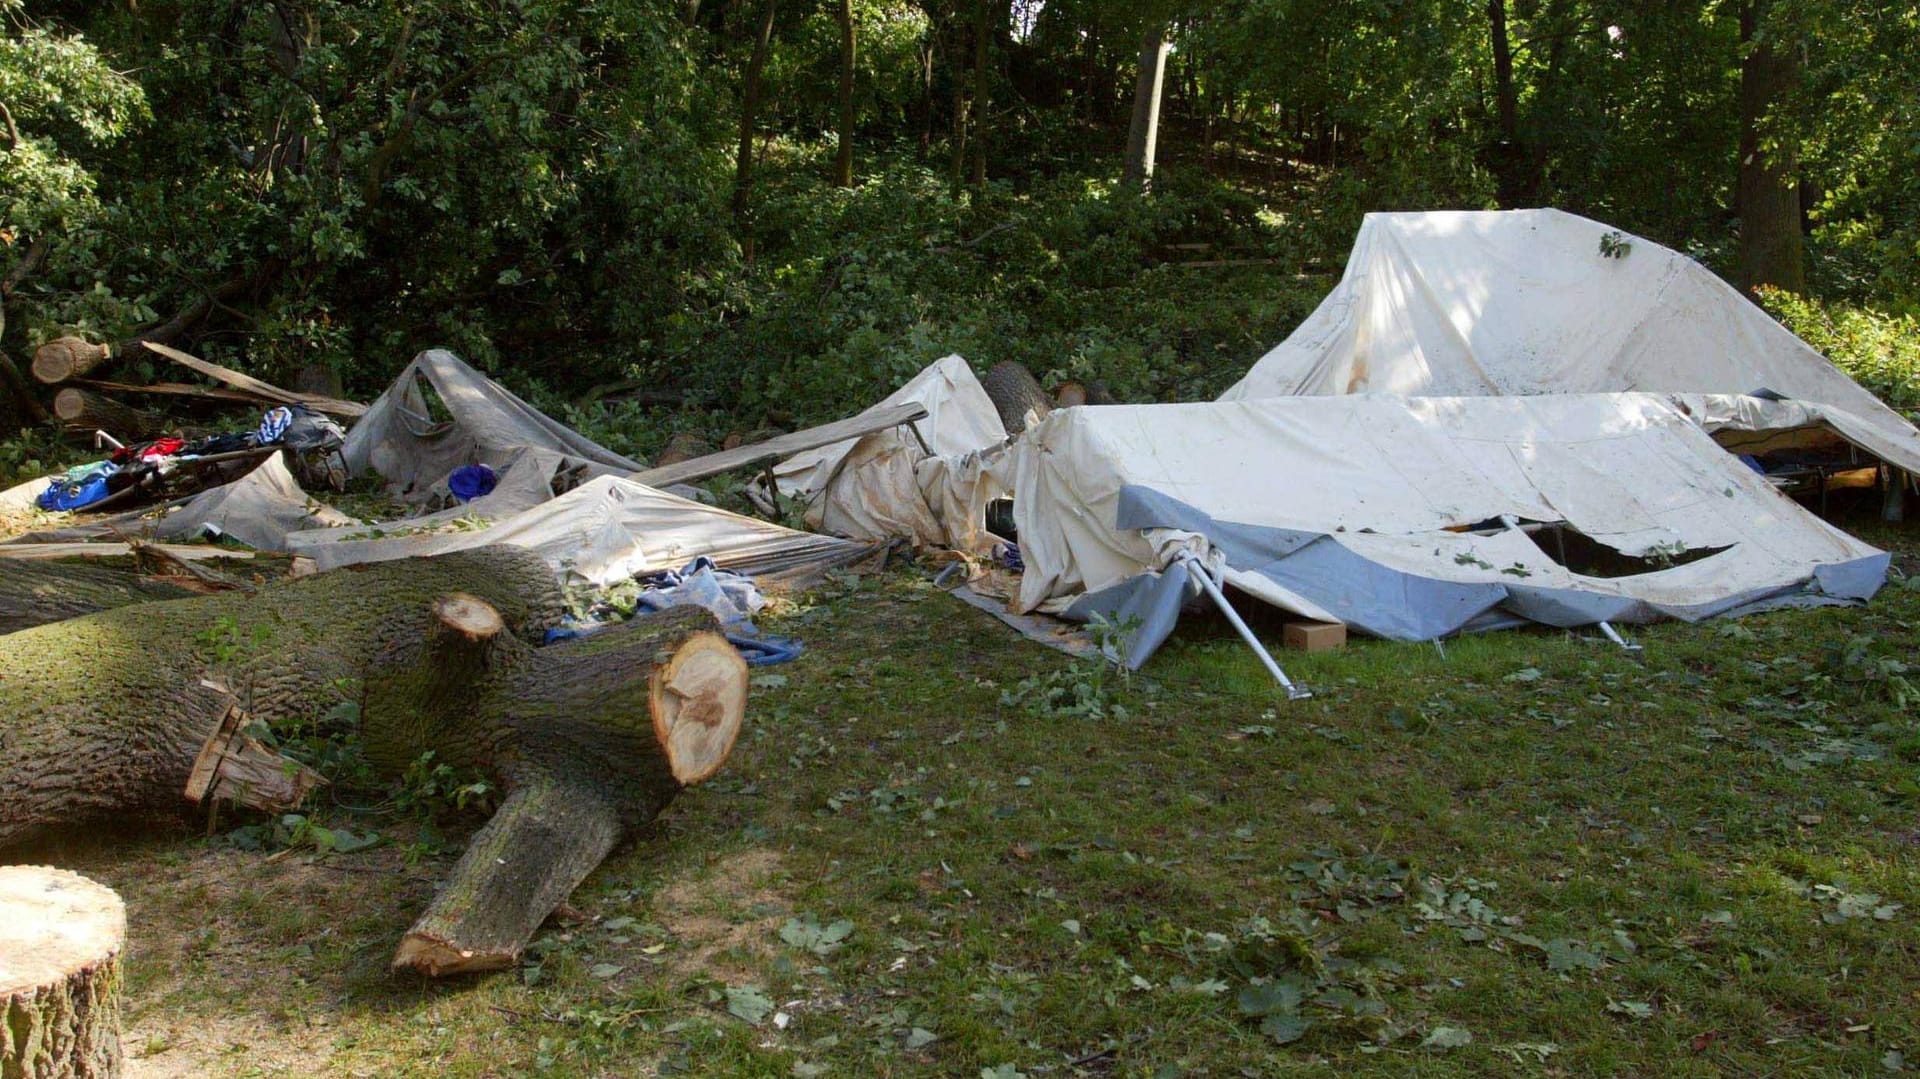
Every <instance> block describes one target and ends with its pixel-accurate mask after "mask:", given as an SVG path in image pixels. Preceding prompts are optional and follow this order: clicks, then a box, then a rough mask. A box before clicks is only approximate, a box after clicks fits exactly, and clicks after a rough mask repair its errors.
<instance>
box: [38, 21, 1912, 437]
mask: <svg viewBox="0 0 1920 1079" xmlns="http://www.w3.org/2000/svg"><path fill="white" fill-rule="evenodd" d="M843 19H845V20H846V22H845V23H844V24H843V21H842V20H843ZM848 30H851V31H852V32H851V33H847V32H846V31H848ZM1152 34H1160V35H1164V36H1165V37H1166V39H1167V40H1170V41H1171V42H1172V52H1171V56H1170V59H1169V61H1168V66H1167V74H1166V79H1165V87H1166V88H1165V91H1164V110H1163V113H1162V118H1161V130H1160V133H1159V146H1160V158H1161V160H1160V162H1159V168H1158V171H1157V172H1156V173H1155V175H1154V180H1153V183H1152V189H1151V191H1150V192H1142V191H1140V190H1138V189H1137V188H1136V187H1135V186H1133V185H1129V184H1125V183H1122V182H1121V180H1120V177H1121V172H1122V169H1121V164H1122V162H1121V155H1122V149H1123V147H1124V146H1125V145H1126V143H1127V134H1128V125H1129V118H1130V114H1131V113H1132V112H1133V102H1134V89H1135V86H1134V84H1135V73H1136V69H1137V67H1138V65H1139V63H1140V58H1141V50H1142V39H1143V36H1147V35H1152ZM849 42H852V43H854V47H853V50H852V51H851V52H849V51H848V44H849ZM1763 60H1767V61H1769V63H1767V64H1763V63H1761V61H1763ZM1916 70H1920V9H1915V8H1913V7H1912V6H1911V5H1908V6H1906V7H1904V8H1902V7H1901V6H1900V5H1882V4H1868V3H1865V2H1863V0H1812V2H1807V3H1795V4H1771V3H1768V2H1767V0H1738V2H1735V0H1711V2H1710V0H1691V2H1683V3H1677V4H1660V5H1645V4H1619V3H1608V2H1600V0H1492V2H1490V3H1488V4H1485V5H1474V6H1467V5H1460V4H1440V3H1434V2H1431V0H1365V2H1361V0H1333V2H1329V3H1304V2H1300V0H1244V2H1241V3H1235V4H1228V5H1215V4H1195V3H1187V2H1182V0H1101V2H1097V3H1096V2H1094V0H1048V2H1042V0H968V2H964V3H963V2H961V0H850V2H848V3H845V4H842V3H839V2H833V3H824V2H821V0H785V2H784V3H783V2H780V0H597V2H593V3H583V2H580V0H443V2H439V3H434V4H430V5H422V4H416V5H396V4H368V3H361V2H354V0H266V2H257V0H256V2H249V0H228V2H225V3H193V2H189V0H149V2H144V3H141V4H139V5H122V4H101V3H87V2H82V0H66V2H34V3H28V2H27V0H0V106H4V108H5V111H4V113H0V274H3V275H4V283H5V286H6V293H7V297H6V307H5V314H6V316H7V319H6V321H5V323H4V328H3V329H0V349H3V350H4V352H5V353H6V354H9V355H11V356H13V357H16V358H18V357H21V356H23V355H25V354H26V353H27V352H28V351H29V350H30V348H31V347H32V346H33V345H34V344H36V343H38V342H40V341H42V340H45V339H47V338H49V337H52V336H55V335H57V334H59V333H62V332H66V331H69V330H75V329H77V330H79V331H82V332H84V333H87V334H91V335H93V336H95V337H97V338H101V339H117V338H125V337H129V336H132V335H135V334H154V335H156V336H160V337H163V338H169V339H172V340H173V341H174V343H176V344H181V345H183V346H186V347H190V348H192V349H194V350H195V351H198V352H200V353H203V354H206V355H209V356H211V357H213V358H216V359H219V360H221V361H223V362H228V363H231V364H234V365H235V366H239V367H243V368H245V369H248V370H254V371H258V372H261V373H264V374H266V375H268V376H270V377H275V378H281V379H287V380H294V379H304V380H308V381H309V382H312V381H319V382H325V381H330V380H332V381H343V382H344V384H345V385H346V386H347V388H349V389H350V390H352V391H355V392H366V391H368V390H371V389H373V388H375V387H377V386H378V385H380V384H381V383H382V382H384V380H385V379H386V378H387V377H388V376H389V375H390V373H391V372H392V371H393V370H394V369H395V368H396V367H397V366H398V365H399V364H401V363H402V362H404V360H405V359H406V358H407V357H408V356H409V355H411V354H412V353H413V352H414V351H416V350H418V349H420V348H423V347H427V346H430V345H445V346H448V347H452V348H454V349H456V350H458V351H460V352H462V353H464V354H465V355H467V356H468V357H470V358H471V359H473V360H475V361H476V362H478V363H480V364H481V365H483V366H486V367H488V368H490V369H492V370H495V371H496V372H500V373H502V374H503V375H504V376H506V377H507V378H508V380H509V381H510V382H512V383H513V384H514V385H516V386H517V387H519V388H522V389H528V390H530V391H531V392H534V393H536V394H537V395H539V396H540V398H541V400H542V401H543V402H544V403H546V404H548V405H549V406H551V407H555V408H560V409H563V410H565V408H566V402H569V401H574V400H577V399H581V398H583V397H584V398H601V397H607V396H609V395H607V394H605V393H604V392H594V391H596V390H598V391H606V390H608V389H612V390H614V391H616V392H614V393H613V394H611V395H610V399H611V400H612V401H613V402H616V403H608V401H607V400H600V401H598V402H597V403H595V404H594V405H592V406H591V407H590V408H585V409H583V410H576V411H572V412H570V413H569V415H570V416H571V418H573V419H574V420H575V421H576V422H579V423H582V424H583V425H586V426H588V427H591V428H594V429H595V430H596V431H597V432H598V433H602V434H605V435H606V436H607V437H609V438H612V439H614V440H615V441H618V442H623V443H625V444H626V445H629V446H637V447H638V448H639V449H642V450H645V449H648V448H650V445H651V444H652V443H653V442H654V441H655V440H657V439H658V438H659V437H663V435H664V430H665V426H666V422H665V421H663V422H662V423H638V422H633V421H635V420H636V419H637V418H638V417H637V416H636V411H637V410H638V409H639V408H640V407H641V406H639V405H636V404H633V403H631V401H629V403H627V404H624V405H623V404H619V403H617V402H618V401H619V400H620V395H621V392H624V391H631V390H633V389H641V388H643V389H646V390H647V391H649V395H648V396H646V397H645V398H644V399H645V400H647V401H650V402H654V403H657V402H658V401H660V400H661V399H662V394H663V393H664V394H669V395H671V394H678V395H680V396H679V398H678V400H679V402H680V403H681V404H682V405H683V406H684V407H680V408H678V409H676V410H675V411H674V412H673V415H672V419H671V422H672V423H680V424H686V423H693V424H705V425H721V424H722V423H723V421H721V420H719V419H714V418H711V417H712V415H713V413H715V412H724V413H726V414H727V419H726V420H725V421H724V423H725V424H753V423H758V422H761V421H764V420H769V419H770V420H772V421H774V422H776V423H783V422H797V421H799V420H803V419H809V418H817V417H820V416H824V415H828V414H832V413H837V412H840V411H843V410H844V409H845V408H846V407H848V406H849V405H850V404H854V403H857V402H861V401H864V400H867V399H869V398H872V397H873V396H875V395H876V394H878V393H880V392H883V391H884V390H885V389H887V388H889V387H890V386H891V385H892V384H894V383H895V382H897V381H898V379H899V378H900V377H901V376H902V375H903V374H905V373H907V372H909V371H911V370H913V369H914V368H915V367H917V366H918V365H919V364H921V363H923V362H925V361H926V360H927V359H929V358H932V357H935V356H938V355H943V354H945V353H948V352H954V351H958V352H961V353H963V354H965V355H967V356H969V357H970V358H972V359H974V360H975V361H976V362H979V363H981V364H983V365H984V364H987V363H991V362H993V361H996V360H1000V359H1018V360H1021V361H1024V362H1025V363H1027V364H1028V365H1029V366H1031V367H1032V368H1034V369H1035V371H1036V372H1038V373H1041V374H1042V376H1043V379H1044V378H1046V377H1047V376H1049V375H1051V376H1054V377H1064V376H1073V377H1082V378H1084V377H1089V376H1097V377H1100V378H1103V379H1105V380H1106V381H1107V382H1108V383H1109V385H1110V386H1111V387H1112V388H1113V389H1114V390H1115V391H1116V392H1118V393H1120V394H1121V395H1123V396H1126V397H1132V398H1135V399H1150V398H1171V397H1190V396H1194V395H1198V394H1204V393H1208V392H1211V391H1213V390H1216V389H1217V388H1219V387H1220V386H1223V385H1225V384H1226V383H1227V382H1230V381H1231V380H1232V379H1233V378H1234V377H1235V376H1236V375H1237V374H1238V373H1239V371H1240V370H1242V369H1243V368H1244V367H1245V365H1246V364H1247V363H1248V362H1250V361H1251V360H1252V359H1253V358H1254V357H1256V356H1257V355H1258V354H1259V353H1260V352H1261V351H1262V350H1263V348H1264V347H1265V346H1266V345H1268V344H1271V342H1273V341H1274V340H1277V339H1278V338H1279V337H1281V336H1283V335H1284V334H1285V332H1286V331H1287V330H1288V329H1289V328H1290V327H1291V326H1292V325H1293V323H1294V322H1296V321H1297V320H1298V318H1299V317H1300V316H1301V315H1302V314H1304V312H1305V311H1306V310H1307V309H1309V308H1310V307H1311V304H1312V303H1313V302H1314V300H1315V298H1317V296H1318V295H1319V294H1320V293H1321V292H1323V291H1324V290H1325V288H1326V287H1327V285H1328V284H1329V282H1330V278H1329V277H1328V276H1327V274H1328V273H1329V272H1331V271H1336V270H1337V269H1338V265H1339V261H1340V259H1341V257H1342V256H1343V253H1344V251H1345V248H1346V245H1347V243H1348V241H1349V239H1350V237H1351V235H1352V232H1353V229H1354V228H1355V227H1356V226H1357V224H1358V220H1359V216H1360V215H1361V214H1362V213H1364V212H1366V211H1368V210H1372V209H1381V208H1438V207H1485V206H1496V205H1556V206H1562V207H1565V208H1567V209H1571V210H1574V211H1577V212H1581V213H1586V214H1589V215H1592V216H1595V217H1599V218H1601V219H1604V220H1607V221H1609V222H1612V223H1614V224H1617V225H1619V226H1621V227H1623V228H1625V229H1628V230H1630V231H1635V232H1638V233H1641V234H1643V235H1647V236H1649V237H1651V238H1653V239H1656V240H1659V241H1661V242H1665V243H1669V244H1673V245H1675V246H1679V247H1682V248H1683V249H1686V250H1688V251H1690V252H1692V253H1694V254H1696V255H1697V256H1699V257H1701V258H1703V259H1705V260H1707V261H1708V262H1709V264H1711V265H1713V266H1715V267H1716V268H1717V269H1720V270H1722V271H1723V272H1725V273H1727V274H1728V275H1729V277H1731V278H1733V279H1735V280H1736V281H1741V282H1743V283H1745V282H1749V281H1753V282H1758V281H1768V282H1773V283H1775V284H1783V285H1786V286H1788V287H1789V288H1798V287H1800V286H1801V282H1802V271H1801V270H1800V260H1801V258H1802V249H1803V248H1804V252H1805V254H1804V258H1805V271H1804V288H1805V289H1806V290H1807V292H1808V294H1809V298H1808V299H1805V300H1793V301H1792V302H1793V303H1796V304H1801V305H1802V306H1801V307H1794V308H1790V310H1791V311H1794V312H1802V313H1804V312H1805V311H1812V310H1816V308H1813V307H1806V306H1805V305H1806V304H1812V303H1819V302H1822V301H1824V302H1827V303H1830V304H1835V305H1839V306H1838V307H1835V308H1830V309H1829V308H1822V309H1819V310H1829V311H1836V312H1840V313H1838V314H1830V315H1825V316H1822V317H1826V318H1829V319H1830V320H1832V321H1831V324H1832V325H1835V326H1853V325H1862V326H1864V325H1874V326H1884V327H1892V328H1893V329H1892V330H1889V331H1888V334H1889V336H1887V338H1886V340H1887V341H1889V342H1897V339H1898V338H1899V336H1900V334H1902V333H1905V332H1907V331H1906V329H1905V327H1910V326H1911V323H1910V322H1902V321H1900V319H1901V318H1902V317H1903V316H1906V317H1910V316H1912V315H1913V314H1915V313H1916V312H1917V311H1920V286H1916V285H1915V281H1916V280H1920V273H1916V271H1917V270H1920V79H1916V78H1915V77H1914V75H1913V74H1912V72H1914V71H1916ZM843 73H844V74H846V75H847V76H849V78H848V79H847V81H846V82H845V89H844V96H843V91H842V75H843ZM843 110H848V111H850V114H851V115H852V116H854V117H855V118H856V119H855V123H854V125H853V127H852V128H851V129H849V130H847V131H841V130H840V128H841V127H842V126H844V125H843V124H842V123H841V116H842V112H843ZM843 140H844V141H845V142H846V144H847V146H848V148H849V150H851V151H852V152H853V153H854V155H855V157H854V160H855V167H854V171H853V180H854V182H853V184H852V185H851V186H842V185H841V184H839V183H837V182H836V180H837V177H836V175H835V173H836V169H835V164H834V159H835V156H836V151H838V150H839V149H840V147H841V144H842V142H843ZM742 147H745V148H746V150H747V153H746V155H745V158H744V160H743V159H742V155H741V148H742ZM1762 166H1765V168H1766V169H1770V170H1771V171H1766V172H1764V173H1763V172H1762V171H1761V167H1762ZM1743 170H1746V171H1745V172H1743ZM1755 176H1758V177H1760V180H1759V181H1756V182H1770V183H1772V184H1773V187H1774V188H1775V189H1778V188H1779V187H1780V184H1782V183H1788V184H1791V185H1792V190H1790V191H1787V192H1786V195H1787V197H1788V200H1789V202H1788V204H1786V205H1787V208H1788V210H1791V209H1792V207H1794V206H1797V207H1798V209H1799V214H1798V215H1797V216H1798V218H1799V220H1792V218H1793V217H1794V216H1795V215H1793V214H1791V213H1788V214H1787V217H1786V218H1785V219H1782V218H1781V216H1780V212H1779V210H1780V206H1781V205H1782V204H1781V203H1779V202H1778V200H1775V202H1774V203H1772V204H1770V205H1771V206H1772V209H1770V210H1766V212H1765V213H1763V209H1764V208H1762V207H1761V206H1760V203H1758V202H1755V203H1754V208H1752V209H1750V210H1749V212H1747V213H1745V214H1743V212H1742V211H1743V207H1742V206H1741V204H1740V203H1741V199H1742V197H1743V196H1742V195H1741V194H1740V192H1741V191H1742V190H1743V188H1742V184H1743V183H1746V182H1747V181H1748V180H1749V179H1752V178H1753V177H1755ZM1743 177H1744V178H1743ZM1763 190H1764V188H1763ZM1743 228H1744V229H1745V230H1746V232H1747V233H1748V237H1747V238H1748V239H1749V240H1751V239H1753V238H1754V237H1755V236H1757V235H1758V234H1759V232H1761V231H1762V230H1769V231H1770V232H1771V233H1772V235H1771V238H1770V241H1769V242H1770V244H1771V245H1772V246H1771V247H1762V246H1755V245H1753V244H1746V243H1743V242H1742V240H1741V236H1742V230H1743ZM1769 251H1771V252H1772V254H1771V255H1769V254H1767V252H1769ZM1783 252H1784V254H1782V253H1783ZM1763 257H1764V258H1771V259H1774V260H1775V261H1774V262H1772V263H1769V264H1766V265H1760V264H1758V263H1757V262H1756V261H1755V260H1760V259H1762V258H1763ZM1780 258H1791V260H1792V263H1791V267H1790V268H1788V269H1783V268H1782V266H1783V265H1785V264H1783V263H1780V262H1779V261H1778V260H1779V259H1780ZM1195 263H1198V264H1200V265H1194V264H1195ZM1744 263H1752V264H1744ZM1776 306H1779V305H1776ZM1855 308H1866V309H1868V311H1867V313H1864V314H1859V315H1854V314H1849V313H1847V312H1852V311H1853V310H1854V309H1855ZM1782 309H1783V310H1789V309H1788V308H1782ZM1843 309H1844V310H1843ZM1875 312H1878V313H1875ZM1857 319H1865V320H1867V321H1866V322H1857V321H1851V320H1857ZM1876 320H1877V321H1876ZM1846 332H1848V333H1852V332H1853V331H1846ZM1854 339H1858V334H1855V335H1854ZM1816 343H1817V342H1816ZM1871 362H1875V363H1879V362H1888V361H1886V360H1885V359H1884V357H1883V358H1882V359H1880V360H1872V361H1871ZM11 405H12V402H11V401H8V402H6V404H5V405H0V408H5V407H9V406H11ZM0 419H4V416H3V415H0Z"/></svg>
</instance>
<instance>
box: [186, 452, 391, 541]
mask: <svg viewBox="0 0 1920 1079" xmlns="http://www.w3.org/2000/svg"><path fill="white" fill-rule="evenodd" d="M281 458H282V455H281V454H278V453H276V454H274V455H273V456H271V457H269V458H267V459H266V460H264V461H262V462H260V464H259V465H258V466H256V467H255V468H254V469H253V471H251V472H249V473H247V474H246V475H244V476H242V477H240V478H239V479H237V480H234V481H233V482H232V483H223V484H221V485H220V486H218V487H210V488H208V489H207V490H204V491H202V492H200V493H199V494H197V495H194V496H193V497H192V498H191V499H189V500H188V501H187V504H186V505H184V506H181V507H179V508H178V509H176V510H174V511H173V512H171V513H169V514H167V515H166V516H165V517H163V518H161V519H160V520H159V521H158V522H157V523H156V524H154V526H153V535H154V537H155V538H158V539H177V540H189V539H199V538H201V537H202V536H211V537H215V538H218V537H222V536H225V537H230V538H232V539H236V540H239V541H240V542H241V543H244V544H246V545H247V546H249V547H252V548H254V549H255V550H259V551H284V550H286V544H287V536H288V535H289V534H290V533H293V532H301V531H307V530H312V529H329V528H343V527H346V526H349V525H357V524H359V523H360V522H359V521H356V520H354V519H353V518H352V517H349V516H347V515H346V514H344V513H341V512H340V511H339V510H337V509H334V508H333V507H332V506H328V505H325V504H323V503H321V502H319V501H316V500H315V499H314V498H313V496H311V495H309V494H307V492H306V490H305V489H304V488H302V487H301V486H300V481H299V480H296V479H294V478H293V473H291V472H289V471H287V465H286V462H285V461H284V460H282V459H281Z"/></svg>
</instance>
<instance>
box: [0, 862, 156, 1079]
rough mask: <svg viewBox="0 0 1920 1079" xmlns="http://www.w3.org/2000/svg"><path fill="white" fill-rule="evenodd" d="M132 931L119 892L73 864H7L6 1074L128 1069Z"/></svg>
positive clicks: (106, 1078)
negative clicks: (125, 948) (124, 994)
mask: <svg viewBox="0 0 1920 1079" xmlns="http://www.w3.org/2000/svg"><path fill="white" fill-rule="evenodd" d="M126 937H127V913H126V907H125V906H123V905H122V904H121V902H120V897H119V896H117V895H115V894H114V893H113V892H112V891H111V890H110V889H107V888H104V887H102V886H100V885H98V884H95V883H94V882H93V881H90V880H88V879H87V878H85V877H83V876H81V875H79V874H78V873H69V872H67V871H66V870H64V869H53V868H50V867H48V866H42V865H10V866H4V867H0V1075H6V1076H9V1077H12V1076H20V1077H22V1079H113V1077H115V1076H118V1075H119V1074H120V1070H121V1061H122V1054H121V1048H120V1002H119V992H120V949H121V946H122V945H123V944H125V943H126Z"/></svg>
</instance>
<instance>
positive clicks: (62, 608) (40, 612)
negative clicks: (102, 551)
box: [0, 562, 195, 633]
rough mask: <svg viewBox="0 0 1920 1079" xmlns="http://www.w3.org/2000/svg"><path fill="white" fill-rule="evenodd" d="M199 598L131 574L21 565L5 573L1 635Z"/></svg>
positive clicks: (0, 581) (0, 575) (0, 579)
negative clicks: (101, 613)
mask: <svg viewBox="0 0 1920 1079" xmlns="http://www.w3.org/2000/svg"><path fill="white" fill-rule="evenodd" d="M194 594H195V593H194V592H193V591H192V590H190V589H187V588H183V587H181V586H179V585H176V584H170V583H168V582H165V581H156V580H150V579H148V578H147V577H144V576H142V575H140V574H138V573H133V572H130V571H128V570H121V569H109V568H107V567H105V566H94V565H73V564H70V563H65V562H21V563H18V564H16V565H8V566H6V567H5V569H4V571H0V633H12V632H14V631H15V630H21V629H27V628H29V627H31V626H43V625H46V624H47V623H48V622H61V621H65V620H66V619H69V618H78V617H80V616H81V615H83V614H92V613H93V612H95V611H106V610H112V609H113V608H115V607H126V606H130V605H132V604H135V603H152V602H155V601H158V600H165V599H182V598H184V597H186V596H190V595H194Z"/></svg>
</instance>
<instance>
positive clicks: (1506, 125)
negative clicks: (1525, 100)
mask: <svg viewBox="0 0 1920 1079" xmlns="http://www.w3.org/2000/svg"><path fill="white" fill-rule="evenodd" d="M1487 36H1488V38H1489V40H1490V41H1491V43H1492V46H1493V101H1494V115H1495V118H1496V123H1497V124H1498V131H1499V139H1498V141H1496V142H1495V143H1494V147H1493V161H1492V165H1493V172H1494V176H1495V178H1496V180H1497V182H1498V187H1499V190H1498V191H1497V193H1496V196H1495V197H1496V198H1497V199H1498V200H1499V202H1500V205H1501V206H1504V207H1507V208H1509V209H1511V208H1513V207H1516V206H1519V205H1521V204H1523V203H1525V202H1529V201H1531V200H1532V197H1533V184H1532V182H1531V179H1530V177H1528V176H1527V172H1528V169H1527V151H1526V148H1525V147H1523V146H1522V145H1521V144H1520V99H1519V94H1518V91H1516V90H1515V89H1514V85H1513V42H1512V39H1511V37H1510V36H1509V35H1508V33H1507V0H1487Z"/></svg>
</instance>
